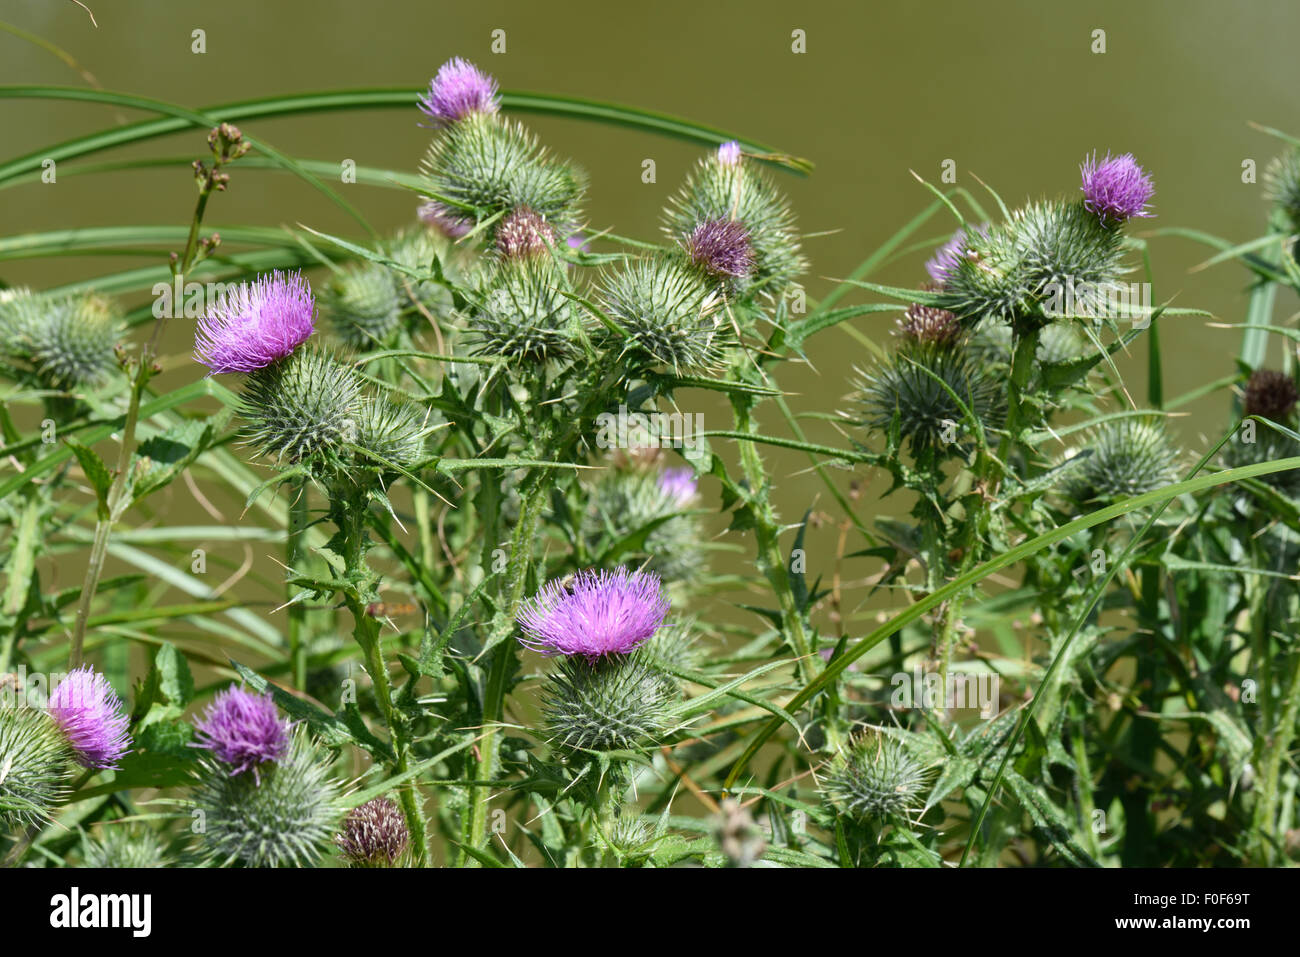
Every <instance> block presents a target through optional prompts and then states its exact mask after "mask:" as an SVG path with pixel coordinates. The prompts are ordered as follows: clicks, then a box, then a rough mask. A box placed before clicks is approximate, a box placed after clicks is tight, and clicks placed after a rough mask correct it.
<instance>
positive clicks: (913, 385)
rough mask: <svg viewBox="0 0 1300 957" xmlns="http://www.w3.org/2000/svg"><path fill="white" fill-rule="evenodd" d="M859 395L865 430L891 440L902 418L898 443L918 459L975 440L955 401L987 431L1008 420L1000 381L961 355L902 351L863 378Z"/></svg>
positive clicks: (946, 351) (941, 351) (950, 351)
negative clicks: (907, 447)
mask: <svg viewBox="0 0 1300 957" xmlns="http://www.w3.org/2000/svg"><path fill="white" fill-rule="evenodd" d="M950 390H951V391H950ZM859 394H860V397H861V400H862V404H863V406H864V412H865V418H864V421H863V424H865V425H866V426H868V427H869V428H871V429H876V430H879V431H881V432H884V433H886V434H888V433H889V432H890V430H891V429H892V428H893V424H894V421H895V418H897V422H898V434H899V438H900V440H905V441H906V442H907V443H908V445H909V447H910V449H911V452H912V454H913V455H914V456H917V455H921V454H924V453H926V452H929V451H941V452H945V451H946V452H956V451H958V450H959V449H960V447H961V443H960V442H959V441H958V440H959V439H963V438H964V439H969V437H970V436H971V435H972V434H973V424H972V423H971V422H969V421H968V419H967V417H966V416H965V415H964V414H963V412H962V410H961V406H960V405H958V403H957V401H956V399H955V398H954V395H955V396H956V397H957V398H960V399H961V403H962V405H965V406H966V408H967V409H969V410H970V412H971V414H973V415H974V416H975V417H976V418H977V419H978V420H979V422H980V424H981V425H982V426H983V427H984V428H985V429H992V428H997V427H998V426H999V425H1001V423H1002V419H1003V417H1004V415H1005V400H1004V397H1003V393H1002V389H1001V388H1000V386H999V383H998V381H997V380H996V379H994V378H993V377H991V376H988V375H986V374H985V373H984V371H983V370H982V368H981V367H980V366H979V365H978V364H977V363H975V362H973V361H972V360H971V359H970V357H969V356H967V355H966V354H965V353H963V352H962V351H960V350H953V349H938V348H910V349H903V350H900V351H899V352H897V353H895V354H894V355H893V356H891V357H890V358H889V359H888V360H887V361H884V362H880V363H877V364H876V365H875V366H874V367H873V368H872V369H870V370H869V371H867V372H865V373H863V374H862V378H861V382H860V385H859Z"/></svg>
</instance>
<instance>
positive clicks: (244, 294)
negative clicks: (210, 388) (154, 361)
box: [194, 271, 316, 373]
mask: <svg viewBox="0 0 1300 957" xmlns="http://www.w3.org/2000/svg"><path fill="white" fill-rule="evenodd" d="M315 329H316V300H315V298H314V297H313V296H312V292H311V287H310V286H309V285H307V280H305V279H303V278H302V275H301V274H300V273H288V274H286V273H282V272H279V271H276V272H273V273H271V275H269V276H261V277H259V278H258V280H257V281H256V282H253V283H240V284H239V285H238V286H234V287H227V289H226V290H225V292H224V293H223V294H222V296H221V298H220V299H219V300H218V301H217V303H216V305H214V306H213V307H212V309H211V310H210V311H209V313H208V314H207V315H206V316H204V317H203V318H202V319H200V320H199V325H198V332H197V334H196V335H195V338H194V358H195V359H197V360H198V361H199V362H201V363H203V365H205V366H207V367H208V368H209V369H211V370H212V372H213V373H221V372H255V371H257V370H258V369H264V368H266V367H267V366H269V365H271V364H272V363H273V362H275V361H276V360H277V359H283V358H284V357H285V356H287V355H289V354H291V353H292V352H293V351H294V350H295V349H297V348H298V347H299V346H300V345H302V344H303V343H304V342H306V341H307V339H308V338H309V337H310V336H311V334H312V332H314V331H315Z"/></svg>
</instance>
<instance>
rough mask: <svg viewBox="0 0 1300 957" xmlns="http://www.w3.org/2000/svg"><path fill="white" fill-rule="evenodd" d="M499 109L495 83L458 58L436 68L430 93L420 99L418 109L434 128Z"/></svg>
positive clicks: (477, 69)
mask: <svg viewBox="0 0 1300 957" xmlns="http://www.w3.org/2000/svg"><path fill="white" fill-rule="evenodd" d="M500 106H501V101H500V99H499V98H498V97H497V81H496V80H494V79H492V77H490V76H488V75H487V74H486V73H484V72H483V71H482V70H480V69H479V68H478V67H476V66H475V65H474V64H472V63H470V62H469V61H467V60H462V59H461V58H460V57H453V58H452V59H450V60H448V61H447V62H446V63H444V64H443V65H442V66H441V67H439V68H438V75H437V76H435V77H434V78H433V80H432V81H431V82H430V83H429V92H428V93H426V94H425V95H424V96H422V97H420V109H421V110H422V111H423V112H424V113H425V115H427V116H428V117H429V118H430V119H432V120H433V121H434V124H435V125H436V126H446V125H447V124H449V123H455V122H456V121H457V120H461V119H464V118H465V117H466V116H468V115H469V114H471V113H495V112H496V111H497V110H498V109H500Z"/></svg>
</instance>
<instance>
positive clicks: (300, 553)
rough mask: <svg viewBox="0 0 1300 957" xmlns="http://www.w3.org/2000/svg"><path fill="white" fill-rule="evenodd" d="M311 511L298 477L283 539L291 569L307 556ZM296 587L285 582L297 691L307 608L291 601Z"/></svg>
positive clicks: (303, 667)
mask: <svg viewBox="0 0 1300 957" xmlns="http://www.w3.org/2000/svg"><path fill="white" fill-rule="evenodd" d="M309 518H310V513H309V511H308V507H307V481H306V480H305V479H301V480H299V481H297V482H295V483H294V484H293V487H292V488H291V490H290V492H289V535H288V540H287V541H286V543H285V549H284V553H285V554H284V563H285V564H286V565H288V566H289V568H290V570H291V571H292V572H293V573H296V574H301V573H302V572H303V568H302V567H301V564H302V562H303V561H304V560H305V558H306V550H305V549H304V547H303V545H304V543H305V540H306V529H307V522H308V520H309ZM298 594H299V590H298V589H296V588H295V587H294V586H292V585H290V586H288V589H287V590H286V594H285V598H286V600H287V601H289V602H290V604H289V670H290V673H291V674H292V676H293V686H294V687H295V688H297V689H298V690H299V691H303V690H305V689H306V687H307V644H306V641H305V638H306V630H307V627H306V625H307V622H306V619H307V609H306V608H305V607H303V605H302V603H301V602H298V601H294V598H295V597H297V595H298Z"/></svg>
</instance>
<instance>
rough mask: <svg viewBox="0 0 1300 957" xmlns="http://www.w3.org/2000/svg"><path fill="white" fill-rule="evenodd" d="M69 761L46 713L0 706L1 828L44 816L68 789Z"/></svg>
mask: <svg viewBox="0 0 1300 957" xmlns="http://www.w3.org/2000/svg"><path fill="white" fill-rule="evenodd" d="M71 761H72V751H71V749H70V748H69V746H68V743H67V741H66V740H65V739H64V737H63V735H62V734H61V733H60V732H59V729H58V726H57V725H55V723H54V721H53V720H52V719H51V718H50V716H49V715H48V714H47V713H46V712H44V711H42V710H39V709H36V708H25V707H11V706H9V707H6V706H0V831H16V830H20V829H22V828H24V827H27V826H28V825H31V824H36V823H38V822H40V821H43V820H45V819H46V818H47V817H48V816H49V813H50V809H51V808H52V807H53V806H54V805H55V804H57V803H58V802H59V801H60V800H61V799H62V798H63V795H64V794H65V793H66V791H67V782H68V778H69V775H70V770H71Z"/></svg>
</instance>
